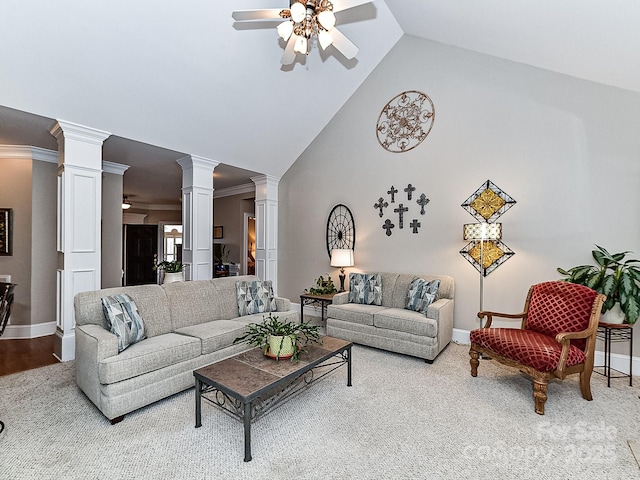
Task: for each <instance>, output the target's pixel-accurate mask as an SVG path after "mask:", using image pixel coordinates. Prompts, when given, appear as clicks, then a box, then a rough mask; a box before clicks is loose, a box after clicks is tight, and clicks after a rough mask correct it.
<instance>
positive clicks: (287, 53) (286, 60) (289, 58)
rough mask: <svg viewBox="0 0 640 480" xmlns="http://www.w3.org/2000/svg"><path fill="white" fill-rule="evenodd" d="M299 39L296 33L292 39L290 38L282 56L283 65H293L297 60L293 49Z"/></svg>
mask: <svg viewBox="0 0 640 480" xmlns="http://www.w3.org/2000/svg"><path fill="white" fill-rule="evenodd" d="M297 39H298V36H297V35H296V34H295V33H293V34H291V37H289V41H288V42H287V46H286V47H285V48H284V53H283V54H282V59H281V60H280V63H281V64H282V65H291V64H292V63H293V61H294V60H295V59H296V52H294V51H293V47H294V46H295V45H296V40H297Z"/></svg>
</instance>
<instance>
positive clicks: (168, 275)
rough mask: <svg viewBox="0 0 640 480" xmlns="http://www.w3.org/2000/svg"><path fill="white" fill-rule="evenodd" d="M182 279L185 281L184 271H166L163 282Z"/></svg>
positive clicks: (180, 280)
mask: <svg viewBox="0 0 640 480" xmlns="http://www.w3.org/2000/svg"><path fill="white" fill-rule="evenodd" d="M182 281H184V272H175V273H169V272H164V279H163V280H162V283H173V282H182Z"/></svg>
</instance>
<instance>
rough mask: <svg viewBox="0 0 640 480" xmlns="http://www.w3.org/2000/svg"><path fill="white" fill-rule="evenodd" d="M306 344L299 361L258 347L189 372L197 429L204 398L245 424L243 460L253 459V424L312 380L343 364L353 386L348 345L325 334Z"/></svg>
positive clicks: (348, 380) (314, 380)
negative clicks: (193, 384)
mask: <svg viewBox="0 0 640 480" xmlns="http://www.w3.org/2000/svg"><path fill="white" fill-rule="evenodd" d="M321 338H322V344H311V345H306V346H305V349H306V350H308V353H303V354H301V355H300V360H299V361H298V362H291V361H289V360H288V359H287V360H284V359H283V360H280V361H278V362H276V361H275V360H273V359H271V358H267V357H265V356H264V354H263V352H262V350H261V349H259V348H254V349H251V350H249V351H247V352H244V353H240V354H238V355H234V356H233V357H230V358H227V359H225V360H220V361H219V362H216V363H212V364H211V365H207V366H206V367H202V368H199V369H197V370H195V371H194V372H193V376H194V377H195V381H196V428H199V427H201V426H202V399H203V398H204V399H205V400H207V401H208V402H210V403H212V404H214V405H217V406H218V407H220V408H222V409H223V410H225V411H226V412H228V413H230V414H232V415H233V416H235V417H237V418H239V419H241V420H242V422H243V424H244V461H245V462H249V461H251V422H252V421H253V420H255V419H256V418H258V417H260V416H262V415H264V414H265V413H267V412H268V411H270V410H271V409H273V408H275V407H276V406H277V405H279V404H280V403H282V402H283V401H284V400H286V399H288V398H291V397H292V396H293V395H295V394H297V393H299V392H300V391H301V390H303V389H305V388H307V387H308V386H309V385H311V384H312V383H314V382H316V381H317V380H320V379H321V378H323V377H324V376H325V375H328V374H329V373H331V372H333V371H334V370H336V369H337V368H339V367H341V366H342V365H344V364H346V365H347V386H348V387H350V386H351V347H352V345H353V344H352V343H351V342H347V341H345V340H340V339H337V338H333V337H328V336H324V337H321Z"/></svg>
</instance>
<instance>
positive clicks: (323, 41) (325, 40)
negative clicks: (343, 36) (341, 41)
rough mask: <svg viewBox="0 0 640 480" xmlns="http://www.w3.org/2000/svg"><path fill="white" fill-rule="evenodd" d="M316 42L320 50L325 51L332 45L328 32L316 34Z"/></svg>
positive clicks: (331, 38)
mask: <svg viewBox="0 0 640 480" xmlns="http://www.w3.org/2000/svg"><path fill="white" fill-rule="evenodd" d="M318 42H319V43H320V47H321V48H322V50H325V49H326V48H327V47H328V46H329V45H331V44H332V43H333V37H332V36H331V34H330V33H329V32H325V31H322V32H320V33H318Z"/></svg>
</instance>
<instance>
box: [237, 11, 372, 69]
mask: <svg viewBox="0 0 640 480" xmlns="http://www.w3.org/2000/svg"><path fill="white" fill-rule="evenodd" d="M371 1H372V0H333V1H329V0H290V1H289V8H284V9H282V8H267V9H262V10H238V11H235V12H233V14H232V17H233V18H234V19H235V20H237V21H247V20H249V21H250V20H282V19H284V22H282V23H280V24H279V25H278V26H277V27H276V30H277V31H278V35H280V38H282V39H283V40H284V41H285V42H287V45H286V47H285V49H284V54H283V55H282V59H281V60H280V63H282V64H283V65H289V64H291V63H293V61H294V60H295V58H296V54H298V53H302V54H304V55H307V54H308V53H309V47H310V43H311V42H310V40H311V37H312V36H314V35H315V36H317V37H318V43H319V44H320V47H321V48H322V50H325V49H326V48H327V47H329V46H330V45H333V46H334V47H335V48H336V50H338V51H339V52H340V53H341V54H342V55H344V56H345V57H346V58H348V59H352V58H353V57H355V56H356V54H357V53H358V47H356V46H355V45H354V44H353V43H352V42H351V40H349V39H348V38H347V37H345V36H344V35H343V34H342V33H341V32H340V30H338V29H337V28H336V27H335V23H336V17H335V15H334V14H335V13H338V12H341V11H343V10H347V9H349V8H353V7H357V6H359V5H362V4H365V3H370V2H371Z"/></svg>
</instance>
